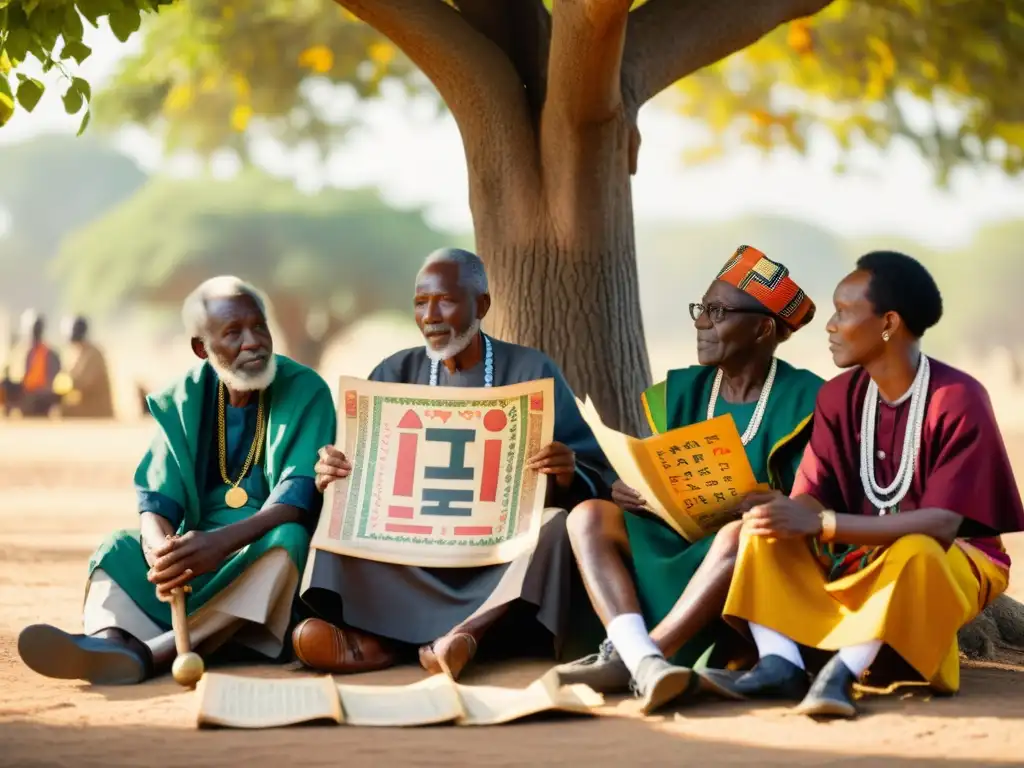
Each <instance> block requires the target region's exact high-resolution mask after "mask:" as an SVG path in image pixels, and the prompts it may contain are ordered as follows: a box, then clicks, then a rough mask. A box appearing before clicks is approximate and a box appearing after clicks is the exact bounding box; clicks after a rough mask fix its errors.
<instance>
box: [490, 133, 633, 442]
mask: <svg viewBox="0 0 1024 768" xmlns="http://www.w3.org/2000/svg"><path fill="white" fill-rule="evenodd" d="M558 130H560V131H562V132H563V133H564V134H565V141H564V143H563V146H566V147H571V146H574V145H575V146H581V145H585V146H586V152H587V154H590V155H591V157H588V158H586V160H587V166H588V167H589V168H590V173H589V174H587V178H588V179H590V180H592V183H593V184H595V185H597V184H598V183H601V184H603V185H604V186H603V188H602V191H601V193H600V194H582V195H573V196H572V198H570V199H569V200H566V199H551V197H550V196H549V195H550V194H551V190H544V189H536V188H533V187H532V186H531V185H530V184H529V183H528V180H526V183H522V184H519V185H516V187H515V188H517V189H522V190H523V191H524V195H523V197H522V198H521V199H512V200H509V199H508V198H506V199H505V201H504V205H505V208H504V209H501V208H497V207H495V206H494V205H493V202H492V201H490V200H488V199H486V194H485V193H482V192H480V188H481V186H482V185H480V184H477V183H475V182H474V183H472V184H471V189H472V190H473V201H472V202H473V204H472V208H473V212H474V217H475V219H476V220H477V221H479V222H480V226H478V227H477V233H478V235H477V249H478V251H479V252H480V254H481V256H482V258H483V259H484V261H485V262H486V263H487V270H488V275H489V278H490V281H491V284H492V297H493V299H494V306H493V309H492V311H491V315H490V317H489V326H488V327H489V330H490V331H491V332H493V333H494V334H495V335H496V336H498V337H499V338H504V339H512V340H515V341H516V342H517V343H520V344H525V345H527V346H531V347H535V348H537V349H541V350H544V351H545V352H546V353H547V354H549V355H551V357H552V358H553V359H554V360H556V361H557V362H558V363H559V365H560V367H561V368H562V371H563V372H564V373H565V376H566V378H567V380H568V381H569V384H570V386H571V387H572V388H573V390H574V391H575V392H576V394H577V396H578V397H580V398H581V399H582V398H584V397H585V396H586V395H589V396H590V398H591V399H592V400H593V401H594V404H595V405H596V406H597V408H598V411H599V412H600V413H601V414H602V415H603V417H604V418H605V419H606V420H607V421H608V422H609V425H610V426H613V427H615V428H617V429H620V430H623V431H626V432H629V433H631V434H646V421H645V419H644V417H643V409H642V406H641V404H640V397H639V394H640V392H642V391H643V389H644V387H646V386H647V384H648V383H649V382H650V366H649V363H648V358H647V348H646V344H645V342H644V330H643V319H642V317H641V311H640V293H639V286H638V280H637V266H636V244H635V238H634V233H633V206H632V199H631V195H630V184H629V131H630V126H629V123H628V121H627V120H626V119H625V117H624V115H620V116H619V117H618V118H617V119H615V120H613V121H611V122H610V123H609V124H607V125H604V126H601V127H599V128H590V129H589V131H588V129H580V128H577V127H575V126H573V125H571V124H568V123H565V124H563V125H561V126H560V127H559V128H558ZM587 133H589V135H586V134H587ZM520 151H522V150H520ZM524 154H525V155H526V156H525V157H522V156H521V157H515V156H514V155H513V158H512V160H513V166H520V167H521V166H522V164H524V163H529V161H530V158H529V156H528V150H527V152H524ZM574 157H575V159H576V160H577V161H578V160H579V156H578V155H576V153H573V152H568V153H565V154H561V155H552V156H549V157H548V158H545V162H546V163H550V164H551V166H554V167H550V166H548V165H545V166H543V167H542V174H541V175H542V177H543V178H548V179H551V178H557V177H559V176H563V175H566V174H569V173H573V172H574V171H575V168H568V169H567V168H565V167H559V166H564V165H566V164H569V165H573V158H574ZM597 178H600V179H601V182H598V181H597ZM510 205H511V206H513V207H515V208H516V209H517V210H516V212H515V213H513V214H512V215H510V211H509V210H508V207H509V206H510Z"/></svg>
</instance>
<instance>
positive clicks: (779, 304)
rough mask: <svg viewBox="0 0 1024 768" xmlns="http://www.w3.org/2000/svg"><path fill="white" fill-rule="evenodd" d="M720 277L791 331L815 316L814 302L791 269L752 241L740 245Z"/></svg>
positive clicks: (802, 325) (719, 274) (723, 268)
mask: <svg viewBox="0 0 1024 768" xmlns="http://www.w3.org/2000/svg"><path fill="white" fill-rule="evenodd" d="M717 279H718V280H722V281H724V282H726V283H729V285H734V286H736V287H737V288H739V289H740V290H741V291H743V292H744V293H746V294H748V295H750V296H753V297H754V298H755V299H757V300H758V301H759V302H761V304H763V305H764V306H765V307H766V308H767V309H769V310H771V311H772V312H774V313H775V314H776V315H777V316H778V317H779V319H781V320H782V321H783V322H784V323H785V324H786V325H787V326H789V329H790V330H792V331H797V330H799V329H800V328H802V327H804V326H805V325H807V323H809V322H811V320H812V319H813V318H814V302H813V301H811V300H810V299H809V298H808V296H807V294H806V293H804V292H803V289H801V288H800V286H799V285H797V284H796V283H795V282H793V278H791V277H790V276H789V269H788V268H787V267H785V266H783V265H782V264H779V263H778V262H775V261H772V260H771V259H769V258H768V257H767V256H765V255H764V254H763V253H761V251H759V250H757V248H751V247H750V246H749V245H741V246H740V247H739V248H737V249H736V253H735V254H733V256H732V258H731V259H729V261H727V262H726V263H725V266H724V267H722V271H721V272H719V273H718V277H717Z"/></svg>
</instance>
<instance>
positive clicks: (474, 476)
mask: <svg viewBox="0 0 1024 768" xmlns="http://www.w3.org/2000/svg"><path fill="white" fill-rule="evenodd" d="M343 385H344V386H345V389H343V391H342V399H343V402H344V407H343V409H342V414H343V415H342V418H341V423H340V424H339V438H338V439H339V442H341V443H342V444H343V445H344V446H345V448H344V451H345V454H346V456H348V458H349V460H350V461H351V463H352V473H351V475H350V476H349V478H347V480H346V481H344V482H343V483H341V484H337V483H336V484H335V485H336V486H339V488H340V490H339V488H335V489H334V492H333V496H332V498H331V502H330V507H329V508H327V507H325V515H328V512H329V519H328V521H327V522H326V523H324V521H323V520H322V521H321V525H320V527H319V528H318V530H317V536H316V537H315V538H314V546H315V547H317V548H319V549H325V550H329V551H335V552H339V553H340V554H356V555H357V556H364V557H368V558H371V559H378V560H385V561H388V562H402V563H405V564H409V565H433V564H437V561H438V560H441V559H443V560H444V564H445V565H448V564H449V563H451V564H453V565H455V564H460V563H461V564H467V565H468V564H470V563H473V564H488V563H494V562H505V561H507V559H506V555H507V553H509V552H512V551H513V550H516V549H518V550H519V551H523V548H524V547H527V546H529V545H530V543H531V541H533V542H535V540H536V534H537V530H536V529H537V526H539V524H540V517H541V513H542V511H543V504H544V496H545V492H546V486H547V480H546V477H544V476H542V475H538V474H537V473H536V472H533V471H527V470H526V461H527V459H528V458H529V457H530V456H532V455H533V454H534V453H536V452H537V451H539V450H540V449H541V448H542V447H543V446H544V445H546V444H547V443H548V442H550V441H551V439H552V435H553V431H554V428H553V412H552V408H553V398H554V394H553V393H554V389H553V382H551V381H550V380H544V381H540V382H531V383H529V384H521V385H515V386H514V387H500V388H492V389H453V388H445V389H441V388H433V387H431V388H428V387H418V386H412V385H403V384H382V383H378V382H364V381H358V380H354V379H349V380H343ZM456 395H458V396H459V397H455V396H456ZM433 398H437V399H433ZM332 488H334V486H332ZM341 491H343V493H342V492H341ZM524 536H526V537H527V538H525V539H523V537H524ZM531 537H532V538H531ZM510 542H515V545H514V546H510ZM499 551H500V552H502V553H505V554H499ZM508 559H511V557H508Z"/></svg>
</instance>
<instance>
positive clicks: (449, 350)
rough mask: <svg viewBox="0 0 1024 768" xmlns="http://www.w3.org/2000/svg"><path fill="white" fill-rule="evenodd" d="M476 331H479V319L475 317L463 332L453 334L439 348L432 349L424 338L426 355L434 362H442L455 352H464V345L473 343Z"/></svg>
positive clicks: (453, 355)
mask: <svg viewBox="0 0 1024 768" xmlns="http://www.w3.org/2000/svg"><path fill="white" fill-rule="evenodd" d="M478 333H480V319H479V318H476V319H474V320H473V322H472V323H470V326H469V328H467V329H466V330H465V331H464V332H463V333H460V334H459V335H457V336H453V337H452V340H451V341H449V342H448V343H447V344H445V345H444V347H442V348H441V349H434V348H433V347H431V346H430V342H429V341H426V340H424V341H425V344H424V347H425V349H426V350H427V357H428V358H430V359H431V360H433V361H434V362H435V363H443V362H444V361H445V360H451V359H452V358H453V357H455V356H456V355H457V354H459V353H461V352H464V351H465V350H466V347H468V346H469V345H470V344H472V343H473V339H474V338H475V337H476V335H477V334H478Z"/></svg>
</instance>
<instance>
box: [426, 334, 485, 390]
mask: <svg viewBox="0 0 1024 768" xmlns="http://www.w3.org/2000/svg"><path fill="white" fill-rule="evenodd" d="M439 368H440V363H439V362H438V361H437V360H431V361H430V386H432V387H436V386H437V373H438V369H439ZM493 384H494V350H493V349H491V340H490V339H489V338H488V337H487V336H484V387H486V388H487V389H490V388H491V386H492V385H493Z"/></svg>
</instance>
